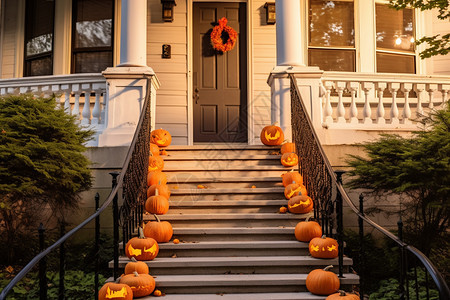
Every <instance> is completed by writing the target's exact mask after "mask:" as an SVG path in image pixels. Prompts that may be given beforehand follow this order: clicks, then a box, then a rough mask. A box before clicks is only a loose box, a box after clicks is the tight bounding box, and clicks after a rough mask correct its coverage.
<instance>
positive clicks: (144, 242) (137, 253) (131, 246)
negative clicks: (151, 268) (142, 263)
mask: <svg viewBox="0 0 450 300" xmlns="http://www.w3.org/2000/svg"><path fill="white" fill-rule="evenodd" d="M138 230H139V237H134V238H132V239H130V240H129V241H128V243H127V244H126V245H125V255H126V256H127V257H128V258H130V259H131V258H132V257H134V258H136V260H152V259H154V258H155V257H156V256H157V255H158V252H159V246H158V242H156V241H155V240H154V239H152V238H146V237H145V236H144V232H143V230H142V228H141V227H139V229H138Z"/></svg>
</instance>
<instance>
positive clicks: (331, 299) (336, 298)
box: [325, 290, 360, 300]
mask: <svg viewBox="0 0 450 300" xmlns="http://www.w3.org/2000/svg"><path fill="white" fill-rule="evenodd" d="M359 299H360V297H359V296H358V295H355V294H347V293H346V292H344V291H341V290H340V291H339V292H337V293H336V294H332V295H330V296H328V297H327V298H326V299H325V300H359Z"/></svg>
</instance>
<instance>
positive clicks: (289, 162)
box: [281, 152, 298, 167]
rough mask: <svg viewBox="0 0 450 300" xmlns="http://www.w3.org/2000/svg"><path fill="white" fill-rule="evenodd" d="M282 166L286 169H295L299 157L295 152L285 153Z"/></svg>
mask: <svg viewBox="0 0 450 300" xmlns="http://www.w3.org/2000/svg"><path fill="white" fill-rule="evenodd" d="M281 164H282V165H283V166H285V167H293V166H296V165H297V164H298V156H297V154H295V153H293V152H289V153H285V154H283V155H282V156H281Z"/></svg>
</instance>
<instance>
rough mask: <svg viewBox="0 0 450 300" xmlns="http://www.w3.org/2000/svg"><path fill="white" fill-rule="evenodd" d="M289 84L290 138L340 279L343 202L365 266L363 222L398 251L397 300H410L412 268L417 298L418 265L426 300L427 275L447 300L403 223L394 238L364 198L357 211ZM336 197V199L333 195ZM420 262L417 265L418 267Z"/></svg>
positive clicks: (447, 292)
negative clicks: (335, 251)
mask: <svg viewBox="0 0 450 300" xmlns="http://www.w3.org/2000/svg"><path fill="white" fill-rule="evenodd" d="M290 81H291V103H292V110H291V112H292V115H291V119H292V135H293V140H294V142H295V144H296V146H297V151H298V155H299V168H300V173H301V174H302V175H303V180H304V183H305V185H306V188H307V189H308V195H310V196H311V198H312V199H313V201H314V204H315V209H314V215H315V217H316V218H317V219H319V220H321V222H322V228H323V230H324V232H325V234H328V235H332V236H335V237H336V238H337V240H338V244H339V259H338V261H339V276H340V277H343V253H344V251H343V243H344V242H343V203H344V202H345V203H346V204H347V205H348V206H349V207H350V208H351V210H352V212H353V213H355V214H356V215H357V216H358V220H359V222H358V225H359V236H360V247H361V248H360V253H361V256H360V261H361V262H362V264H361V265H362V267H364V260H365V259H367V258H365V257H364V256H363V250H364V226H363V225H364V222H366V223H367V224H368V225H370V226H371V227H373V228H375V229H376V230H378V231H379V232H381V233H382V234H384V235H385V236H386V237H388V238H389V239H390V240H392V241H393V242H395V243H396V244H397V246H398V247H399V249H400V262H399V265H400V270H399V289H398V291H399V295H400V299H410V297H414V295H410V292H409V291H410V287H409V284H410V281H411V280H410V279H409V277H410V276H409V275H408V269H409V268H411V267H413V270H414V272H413V273H415V276H414V275H413V278H412V282H413V283H414V288H413V290H414V291H415V292H414V294H415V295H416V299H419V285H418V281H417V266H418V265H419V266H421V267H422V268H424V269H425V275H426V284H425V289H426V299H430V293H429V288H430V283H429V281H428V276H430V277H431V279H432V281H433V282H434V284H435V286H436V289H437V290H438V291H439V299H441V300H444V299H450V289H449V287H448V285H447V284H446V282H445V280H444V278H443V277H442V275H441V274H440V273H439V271H438V270H437V269H436V267H435V266H434V265H433V264H432V262H431V261H430V260H429V259H428V258H427V257H426V256H425V255H424V254H423V253H422V252H421V251H419V250H418V249H416V248H414V247H413V246H410V245H408V244H406V243H404V242H403V241H402V223H401V222H399V237H397V236H395V235H394V234H392V233H391V232H389V231H388V230H386V229H385V228H383V227H381V226H380V225H378V224H377V223H375V222H374V221H372V220H371V219H369V218H368V217H366V216H365V215H364V207H363V203H364V198H363V196H362V195H361V196H360V209H359V210H358V208H356V206H355V205H354V204H353V202H352V201H351V199H350V197H349V196H348V194H347V192H346V191H345V189H344V186H343V184H342V174H343V172H342V171H334V170H333V168H332V167H331V164H330V162H329V161H328V158H327V156H326V155H325V152H324V150H323V148H322V145H321V144H320V141H319V139H318V136H317V134H316V132H315V130H314V127H313V125H312V122H311V119H310V117H309V115H308V112H307V110H306V108H305V105H304V103H303V100H302V98H301V94H300V91H299V89H298V86H297V80H296V79H295V76H294V75H293V74H291V75H290ZM333 194H335V199H333V197H332V195H333ZM334 223H336V224H337V228H336V234H335V233H334V231H333V226H334ZM418 263H419V264H418ZM363 274H364V271H363V270H360V274H359V275H360V297H361V299H364V298H363V297H364V290H363V289H362V286H363V285H362V284H361V283H362V282H363V281H364V277H361V275H363ZM422 299H423V298H422Z"/></svg>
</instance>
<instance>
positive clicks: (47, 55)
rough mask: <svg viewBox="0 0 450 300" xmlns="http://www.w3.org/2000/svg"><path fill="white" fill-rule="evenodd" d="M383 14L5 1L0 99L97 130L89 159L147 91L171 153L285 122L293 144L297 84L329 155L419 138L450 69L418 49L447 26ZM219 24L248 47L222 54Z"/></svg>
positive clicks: (302, 2) (181, 2)
mask: <svg viewBox="0 0 450 300" xmlns="http://www.w3.org/2000/svg"><path fill="white" fill-rule="evenodd" d="M387 2H388V1H383V0H333V1H329V0H277V1H276V3H275V5H273V3H270V2H265V1H260V0H235V1H234V0H229V1H203V0H201V1H195V0H175V1H168V0H2V1H1V32H0V34H1V35H0V38H1V47H0V59H1V62H0V74H1V80H0V88H1V93H2V94H6V93H11V92H26V91H32V92H42V93H56V94H57V95H61V105H64V107H66V109H68V110H70V111H71V113H73V114H77V115H79V116H80V119H81V122H82V123H84V124H88V125H92V126H94V127H95V128H96V129H97V130H98V132H99V135H98V138H97V140H96V141H95V142H94V144H92V145H93V146H117V145H125V144H126V143H127V142H129V137H130V135H132V133H133V132H134V127H133V124H135V123H136V120H137V118H138V116H139V103H140V100H139V99H142V97H143V94H144V92H145V91H144V86H145V84H146V83H145V82H146V81H145V80H146V79H148V78H151V80H152V87H153V88H152V93H153V94H154V103H153V105H154V107H155V109H154V119H153V121H154V122H155V124H154V126H155V127H156V128H165V129H167V130H168V131H169V132H170V133H171V134H172V136H173V144H179V145H191V144H195V143H208V142H227V143H228V142H231V143H248V144H258V143H259V133H260V132H261V129H262V128H263V127H264V126H266V125H268V124H270V123H273V122H275V121H278V122H280V123H281V125H282V127H283V129H285V130H286V131H287V133H288V134H287V135H288V136H289V130H290V129H289V126H290V104H289V95H288V90H289V87H288V84H289V83H288V79H287V74H290V73H294V74H296V78H297V83H298V84H299V86H301V91H303V92H302V93H304V94H303V98H304V101H305V103H306V104H307V106H308V107H309V109H310V113H311V116H312V118H313V122H314V124H315V126H316V129H317V130H318V131H319V134H320V136H321V139H322V142H323V143H324V144H350V143H354V142H358V141H362V140H367V139H368V138H370V137H373V136H374V135H375V134H377V133H378V132H380V131H386V130H387V131H392V130H394V131H398V132H409V131H410V130H411V129H413V128H414V126H412V125H413V124H412V123H411V120H412V119H413V118H414V116H415V113H416V112H422V111H423V110H424V109H428V108H433V107H436V106H438V105H440V104H442V103H443V102H444V101H445V99H448V96H449V91H450V80H449V78H448V77H447V76H448V75H450V57H448V56H441V57H435V58H431V59H426V60H421V59H420V58H419V56H418V53H419V52H420V51H421V50H423V47H417V46H415V45H414V41H415V40H416V39H417V38H419V37H422V36H424V35H435V34H439V33H440V34H443V33H447V32H449V31H450V24H449V22H448V21H440V20H438V18H437V17H436V16H437V12H434V11H425V12H422V11H419V10H413V9H405V10H400V11H396V10H393V9H391V8H389V7H388V5H387V4H388V3H387ZM222 17H226V18H227V22H228V23H227V26H229V27H230V28H232V29H233V30H234V31H236V32H237V34H238V38H237V41H236V43H235V45H234V47H233V49H231V50H229V51H226V52H220V51H216V50H214V49H213V47H212V45H211V39H210V33H211V32H212V30H213V28H214V27H215V26H218V21H219V19H221V18H222ZM274 22H275V23H274ZM226 38H227V37H225V39H226ZM108 68H109V69H108ZM105 70H106V71H105ZM104 71H105V72H104ZM102 72H104V73H103V75H101V73H102ZM121 95H122V96H121ZM124 95H125V96H124ZM120 97H122V98H120ZM115 99H116V100H115ZM117 99H119V100H117ZM120 99H122V100H120ZM124 99H127V100H124ZM86 103H89V105H85V104H86ZM349 130H350V131H349ZM350 132H351V134H349V133H350ZM110 133H113V135H112V136H111V137H108V135H109V134H110Z"/></svg>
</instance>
